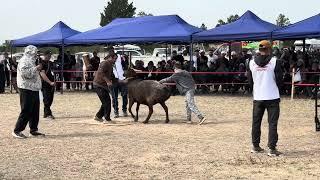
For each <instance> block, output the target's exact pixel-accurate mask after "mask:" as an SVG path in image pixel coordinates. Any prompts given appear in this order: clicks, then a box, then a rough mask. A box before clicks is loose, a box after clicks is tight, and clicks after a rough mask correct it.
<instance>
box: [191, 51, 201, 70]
mask: <svg viewBox="0 0 320 180" xmlns="http://www.w3.org/2000/svg"><path fill="white" fill-rule="evenodd" d="M199 59H200V50H199V49H196V50H195V51H194V56H193V57H192V62H191V64H192V67H194V68H195V70H197V69H198V64H197V63H198V61H199Z"/></svg>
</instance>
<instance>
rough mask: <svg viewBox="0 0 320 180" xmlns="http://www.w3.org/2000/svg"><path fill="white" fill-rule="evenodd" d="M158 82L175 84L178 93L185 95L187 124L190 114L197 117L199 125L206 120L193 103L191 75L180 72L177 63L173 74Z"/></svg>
mask: <svg viewBox="0 0 320 180" xmlns="http://www.w3.org/2000/svg"><path fill="white" fill-rule="evenodd" d="M159 82H160V83H166V82H175V83H176V86H177V88H178V90H179V92H180V93H181V94H184V95H185V102H186V110H187V121H186V122H187V123H192V122H191V112H193V113H195V114H196V115H197V116H198V118H199V125H201V124H202V123H203V122H204V121H205V120H206V118H205V117H204V116H203V115H202V113H201V112H200V111H199V109H198V107H197V106H196V104H195V102H194V89H195V82H194V80H193V78H192V75H191V74H190V73H189V72H188V71H185V70H182V65H181V64H180V63H179V62H176V63H175V65H174V74H173V75H172V76H170V77H168V78H166V79H162V80H161V81H159Z"/></svg>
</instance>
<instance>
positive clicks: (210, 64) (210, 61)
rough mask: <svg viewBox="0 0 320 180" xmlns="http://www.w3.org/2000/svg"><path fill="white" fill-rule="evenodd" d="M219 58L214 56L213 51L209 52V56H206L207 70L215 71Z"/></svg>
mask: <svg viewBox="0 0 320 180" xmlns="http://www.w3.org/2000/svg"><path fill="white" fill-rule="evenodd" d="M218 58H219V57H218V56H217V55H215V54H214V52H213V49H210V50H209V54H208V68H209V69H211V70H212V69H216V66H217V59H218Z"/></svg>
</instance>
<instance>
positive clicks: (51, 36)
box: [12, 21, 80, 47]
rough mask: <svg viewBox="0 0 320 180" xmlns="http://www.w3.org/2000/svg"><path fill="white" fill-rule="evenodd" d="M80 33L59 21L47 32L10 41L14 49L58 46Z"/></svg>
mask: <svg viewBox="0 0 320 180" xmlns="http://www.w3.org/2000/svg"><path fill="white" fill-rule="evenodd" d="M78 33H80V32H79V31H76V30H73V29H71V28H70V27H69V26H67V25H66V24H65V23H63V22H61V21H59V22H58V23H57V24H55V25H54V26H53V27H52V28H50V29H49V30H47V31H44V32H41V33H38V34H35V35H31V36H27V37H24V38H21V39H16V40H13V41H12V46H14V47H24V46H28V45H34V46H55V47H56V46H58V47H61V46H63V45H64V40H65V39H66V38H68V37H70V36H73V35H75V34H78Z"/></svg>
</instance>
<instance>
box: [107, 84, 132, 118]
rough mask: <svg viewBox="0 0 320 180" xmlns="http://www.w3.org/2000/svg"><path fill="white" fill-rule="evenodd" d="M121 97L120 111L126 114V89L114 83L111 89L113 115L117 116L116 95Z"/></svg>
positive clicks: (123, 85)
mask: <svg viewBox="0 0 320 180" xmlns="http://www.w3.org/2000/svg"><path fill="white" fill-rule="evenodd" d="M119 92H120V93H121V96H122V111H123V112H127V105H128V87H127V85H126V84H120V83H115V84H113V85H112V87H111V95H112V106H113V110H114V113H115V114H119V107H118V104H119V103H118V95H119Z"/></svg>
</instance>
